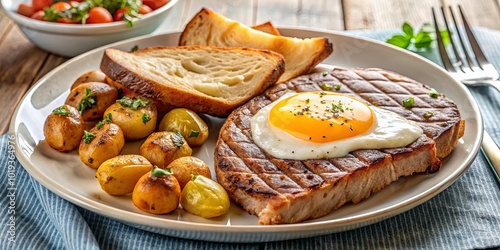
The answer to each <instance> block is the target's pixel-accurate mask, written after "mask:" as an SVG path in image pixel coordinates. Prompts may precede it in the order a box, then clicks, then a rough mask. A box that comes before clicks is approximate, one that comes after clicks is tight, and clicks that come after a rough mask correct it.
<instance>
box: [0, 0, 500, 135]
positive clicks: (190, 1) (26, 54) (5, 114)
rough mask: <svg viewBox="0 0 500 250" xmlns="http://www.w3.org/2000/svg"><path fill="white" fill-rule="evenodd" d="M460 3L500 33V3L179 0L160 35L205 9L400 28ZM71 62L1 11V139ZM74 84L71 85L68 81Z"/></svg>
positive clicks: (251, 18) (335, 26)
mask: <svg viewBox="0 0 500 250" xmlns="http://www.w3.org/2000/svg"><path fill="white" fill-rule="evenodd" d="M443 4H444V5H457V4H460V5H462V7H464V9H465V10H466V14H467V16H468V19H469V22H470V23H471V24H472V25H474V26H482V27H487V28H491V29H498V30H500V22H499V21H498V20H500V7H499V5H500V0H481V1H478V0H418V1H413V0H412V1H401V0H376V1H375V0H315V1H306V0H260V1H259V0H218V1H216V0H204V1H201V0H179V3H177V5H175V6H174V8H175V9H174V11H172V15H170V16H169V17H168V18H167V19H166V20H165V23H164V24H162V25H161V27H160V28H159V30H157V32H164V31H177V30H182V28H183V26H184V25H185V23H186V22H187V21H188V20H189V19H191V17H192V16H193V15H194V14H195V13H196V12H198V11H199V10H200V9H201V8H202V7H208V8H211V9H213V10H214V11H216V12H219V13H221V14H223V15H225V16H227V17H229V18H231V19H233V20H237V21H240V22H242V23H244V24H247V25H253V24H258V23H262V22H266V21H272V23H273V24H275V25H276V26H278V27H279V26H301V27H314V28H321V29H329V30H356V29H396V28H400V27H401V25H402V24H403V22H405V21H407V22H409V23H410V24H412V25H413V26H414V27H420V26H421V25H422V24H423V23H425V22H431V21H432V16H431V12H430V9H431V7H439V6H441V5H443ZM66 60H68V58H63V57H59V56H56V55H53V54H50V53H47V52H44V51H42V50H40V49H38V48H37V47H35V46H34V45H33V44H32V43H30V41H29V40H28V39H27V38H26V37H25V36H24V35H23V34H22V32H21V31H20V30H19V28H18V27H17V25H15V24H14V23H13V22H12V21H11V20H10V19H9V18H8V17H7V16H6V15H5V13H3V12H2V11H0V93H1V98H0V107H1V108H0V135H1V134H4V133H5V132H6V131H7V130H8V126H9V122H10V118H11V116H12V113H13V112H14V110H15V107H16V106H17V104H18V103H19V101H20V100H21V98H22V97H23V95H24V93H25V92H26V91H27V90H28V89H29V88H30V87H31V86H32V85H33V84H35V83H36V82H37V80H38V79H39V78H40V77H42V76H43V75H44V74H46V73H47V72H49V71H50V70H52V69H53V68H55V67H56V66H58V65H60V64H62V63H64V62H65V61H66ZM69 81H72V80H69Z"/></svg>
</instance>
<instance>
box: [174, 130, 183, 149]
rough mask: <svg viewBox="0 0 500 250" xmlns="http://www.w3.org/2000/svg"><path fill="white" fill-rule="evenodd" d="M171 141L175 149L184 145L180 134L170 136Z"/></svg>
mask: <svg viewBox="0 0 500 250" xmlns="http://www.w3.org/2000/svg"><path fill="white" fill-rule="evenodd" d="M172 140H173V142H174V145H175V146H176V147H177V148H181V147H182V145H184V137H182V135H181V133H179V132H175V133H174V135H173V136H172Z"/></svg>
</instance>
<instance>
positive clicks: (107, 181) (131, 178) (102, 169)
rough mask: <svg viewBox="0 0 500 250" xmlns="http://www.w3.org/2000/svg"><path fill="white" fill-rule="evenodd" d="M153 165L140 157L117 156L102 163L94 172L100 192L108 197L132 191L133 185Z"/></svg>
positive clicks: (149, 170)
mask: <svg viewBox="0 0 500 250" xmlns="http://www.w3.org/2000/svg"><path fill="white" fill-rule="evenodd" d="M151 169H153V165H151V163H150V162H149V161H148V160H147V159H146V158H144V157H143V156H141V155H118V156H116V157H113V158H111V159H108V160H106V161H105V162H103V163H102V164H101V165H100V166H99V168H98V169H97V172H96V178H97V180H98V181H99V184H100V185H101V188H102V190H104V191H105V192H106V193H108V194H110V195H124V194H128V193H131V192H132V191H133V190H134V187H135V184H136V183H137V181H139V179H140V178H141V177H142V176H143V175H145V174H146V173H149V172H151Z"/></svg>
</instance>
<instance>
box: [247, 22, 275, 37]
mask: <svg viewBox="0 0 500 250" xmlns="http://www.w3.org/2000/svg"><path fill="white" fill-rule="evenodd" d="M252 29H254V30H260V31H262V32H266V33H268V34H271V35H275V36H280V35H281V34H280V31H279V30H278V29H277V28H276V27H274V25H273V24H272V23H271V22H269V21H268V22H265V23H261V24H257V25H254V26H252Z"/></svg>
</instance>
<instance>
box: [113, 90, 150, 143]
mask: <svg viewBox="0 0 500 250" xmlns="http://www.w3.org/2000/svg"><path fill="white" fill-rule="evenodd" d="M123 100H125V101H123ZM136 103H140V104H136ZM129 104H130V105H129ZM104 114H105V115H107V114H111V119H112V120H113V123H114V124H116V125H118V126H120V128H121V129H122V130H123V135H124V136H125V139H126V140H137V139H141V138H144V137H147V136H148V135H150V134H151V133H152V132H153V131H155V129H156V120H157V119H158V115H157V111H156V107H155V105H154V103H153V102H152V101H149V100H146V99H142V98H140V97H139V98H128V97H124V98H122V99H118V100H117V102H116V103H114V104H112V105H111V106H109V107H108V108H107V109H106V111H105V112H104Z"/></svg>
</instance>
